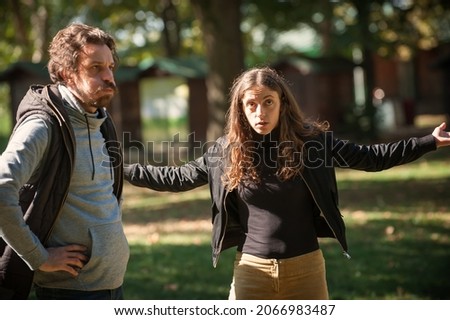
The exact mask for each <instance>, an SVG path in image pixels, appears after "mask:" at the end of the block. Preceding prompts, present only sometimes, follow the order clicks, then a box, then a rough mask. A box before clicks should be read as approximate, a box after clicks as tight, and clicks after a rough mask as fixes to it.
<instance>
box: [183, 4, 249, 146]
mask: <svg viewBox="0 0 450 320" xmlns="http://www.w3.org/2000/svg"><path fill="white" fill-rule="evenodd" d="M191 4H192V6H193V9H194V13H195V15H196V17H197V18H198V19H199V20H200V24H201V28H202V32H203V39H204V43H205V49H206V59H207V62H208V66H209V71H208V75H207V79H206V88H207V98H208V119H209V123H208V132H207V139H208V141H213V140H215V139H217V138H218V137H219V136H220V135H222V134H223V129H224V124H225V114H226V111H227V109H228V93H229V89H230V87H231V85H232V82H233V80H234V78H235V77H236V76H237V75H238V74H239V73H240V72H242V71H243V69H244V50H243V44H242V38H241V30H240V24H241V14H240V4H241V0H229V1H223V0H191Z"/></svg>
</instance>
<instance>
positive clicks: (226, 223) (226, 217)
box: [214, 190, 230, 268]
mask: <svg viewBox="0 0 450 320" xmlns="http://www.w3.org/2000/svg"><path fill="white" fill-rule="evenodd" d="M229 193H230V192H229V191H228V190H226V194H225V197H224V198H223V203H222V205H223V208H224V210H225V225H224V227H223V230H224V232H223V235H222V237H221V238H220V242H219V247H218V249H219V252H218V253H217V258H216V261H214V268H215V267H216V266H217V264H218V263H219V258H220V252H221V250H222V243H223V239H224V238H225V233H226V230H227V225H228V211H227V206H226V205H225V204H226V199H227V196H228V194H229ZM221 231H222V230H221Z"/></svg>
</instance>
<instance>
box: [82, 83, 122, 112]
mask: <svg viewBox="0 0 450 320" xmlns="http://www.w3.org/2000/svg"><path fill="white" fill-rule="evenodd" d="M105 89H112V90H113V93H112V94H106V95H101V96H100V97H98V98H91V97H92V96H96V95H97V94H98V93H100V92H101V91H102V90H105ZM76 91H77V92H78V98H79V99H80V100H81V103H82V104H84V105H86V106H87V107H93V108H96V109H98V108H106V107H108V106H109V105H110V103H111V100H112V99H113V97H114V96H115V95H116V94H117V92H118V90H117V87H116V86H115V85H114V84H113V83H105V84H104V85H103V86H101V87H98V88H97V89H96V90H95V91H94V92H93V93H88V94H86V93H85V92H81V91H80V90H78V88H77V89H76Z"/></svg>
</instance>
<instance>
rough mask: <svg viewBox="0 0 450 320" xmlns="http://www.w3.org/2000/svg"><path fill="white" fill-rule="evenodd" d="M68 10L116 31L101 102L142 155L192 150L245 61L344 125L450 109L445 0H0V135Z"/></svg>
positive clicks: (214, 132)
mask: <svg viewBox="0 0 450 320" xmlns="http://www.w3.org/2000/svg"><path fill="white" fill-rule="evenodd" d="M73 21H81V22H85V23H88V24H92V25H95V26H99V27H101V28H103V29H105V30H106V31H108V32H110V33H111V34H113V35H114V36H115V38H116V39H117V42H118V50H119V55H120V58H121V65H120V69H119V70H118V71H117V74H116V78H117V82H118V84H119V87H120V94H119V95H118V96H117V98H116V99H115V101H114V104H113V106H112V114H113V117H114V118H115V120H116V123H117V124H118V128H119V131H120V132H123V133H124V135H123V137H124V138H123V143H124V147H125V148H128V147H130V146H132V147H133V148H134V150H135V151H136V150H148V151H150V152H152V151H154V152H158V151H161V150H162V151H163V153H162V154H160V155H158V156H151V157H150V159H146V160H148V161H152V160H154V161H155V162H157V161H161V162H163V161H167V159H166V157H167V155H166V153H167V149H168V148H167V144H168V143H162V142H164V141H166V142H168V141H170V142H172V146H176V145H177V142H179V144H178V145H179V146H180V148H183V149H186V148H187V149H190V151H189V152H190V153H189V154H188V155H186V157H187V158H192V157H194V156H196V155H197V154H198V152H200V151H201V148H197V147H198V146H203V145H204V144H205V143H206V142H208V141H212V140H215V139H216V138H217V137H218V136H220V135H221V134H222V132H223V125H224V114H225V112H226V110H227V98H228V96H227V94H228V90H229V88H230V86H231V82H232V80H233V79H234V78H235V77H236V76H237V75H238V74H239V73H240V72H242V71H243V70H244V69H246V68H248V67H252V66H261V65H270V66H272V67H274V68H276V69H277V70H279V71H280V72H281V73H283V74H284V75H285V77H286V78H287V79H288V80H289V81H290V83H291V85H292V89H293V91H294V93H295V95H296V97H297V99H298V101H299V103H300V105H301V107H302V109H303V110H304V111H305V112H306V114H308V115H310V116H313V117H318V118H320V119H322V120H328V121H329V122H330V123H331V125H332V129H333V130H335V131H338V132H339V133H341V134H343V135H346V136H348V137H352V136H354V137H358V138H359V139H372V140H374V139H379V138H386V137H385V136H389V137H391V136H392V135H395V136H397V135H410V134H411V133H415V132H417V131H418V130H420V128H423V127H427V129H428V127H430V125H431V126H435V125H436V124H437V123H438V122H440V121H441V120H443V119H444V120H445V119H446V117H448V115H449V113H450V110H449V109H450V101H449V100H450V98H449V95H450V89H449V86H450V71H449V68H450V67H449V66H450V43H449V42H450V3H449V2H448V1H444V0H441V1H438V0H415V1H413V0H390V1H384V0H379V1H339V0H230V1H219V0H185V1H181V0H159V1H155V0H132V1H121V0H103V1H101V0H88V1H86V0H83V1H79V0H70V1H69V0H53V1H48V0H4V1H2V2H1V4H0V30H1V35H0V48H1V50H0V119H1V120H0V124H1V130H0V134H1V135H2V137H4V136H8V135H9V132H10V129H11V126H12V125H13V124H14V121H15V120H14V118H15V109H16V108H17V105H18V103H19V102H20V100H21V98H22V96H23V95H24V93H25V91H26V90H27V88H28V86H29V85H30V84H31V83H46V82H48V81H49V78H48V75H47V70H46V63H47V59H48V54H47V47H48V44H49V41H50V40H51V38H52V37H53V36H54V34H55V33H56V32H57V31H58V30H59V29H60V28H62V27H64V26H66V25H67V24H68V23H70V22H73ZM176 133H179V135H178V136H177V137H174V136H175V135H176ZM177 139H178V140H177ZM4 143H5V141H4V138H2V142H1V144H0V146H3V145H4ZM161 148H162V149H161ZM197 149H198V150H197ZM175 151H176V152H180V150H175ZM184 152H186V150H185V151H184ZM139 156H140V157H141V158H142V156H143V154H142V152H141V153H140V154H139ZM146 156H147V155H146ZM141 158H139V159H140V160H142V159H141ZM177 158H178V157H177ZM175 160H179V159H176V158H175Z"/></svg>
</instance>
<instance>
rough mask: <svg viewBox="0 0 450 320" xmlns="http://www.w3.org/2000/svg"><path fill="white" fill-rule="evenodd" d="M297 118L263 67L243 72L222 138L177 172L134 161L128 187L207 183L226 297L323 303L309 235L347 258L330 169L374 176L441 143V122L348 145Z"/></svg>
mask: <svg viewBox="0 0 450 320" xmlns="http://www.w3.org/2000/svg"><path fill="white" fill-rule="evenodd" d="M327 129H328V125H327V124H326V123H325V122H317V121H311V120H308V119H306V118H305V116H304V115H303V114H302V113H301V111H300V108H299V106H298V104H297V102H296V100H295V98H294V97H293V95H292V93H291V91H290V89H289V87H288V85H287V83H286V81H285V80H284V79H283V78H282V77H281V76H280V75H278V74H277V73H276V72H275V71H274V70H272V69H270V68H267V67H266V68H254V69H251V70H248V71H246V72H244V73H242V74H241V75H240V76H239V77H238V78H237V79H236V80H235V82H234V84H233V87H232V89H231V104H230V109H229V112H228V114H227V124H226V134H225V135H224V136H223V137H221V138H219V139H218V140H217V141H216V143H215V144H214V145H213V146H212V147H211V148H209V150H208V151H207V152H206V153H205V154H204V155H203V156H202V157H200V158H198V159H196V160H194V161H191V162H188V163H186V164H184V165H182V166H180V167H171V166H167V167H155V166H151V165H147V166H142V165H140V164H134V165H131V166H128V167H126V168H125V179H127V180H128V181H130V182H131V183H132V184H133V185H136V186H141V187H148V188H151V189H154V190H159V191H174V192H179V191H186V190H190V189H193V188H196V187H198V186H201V185H205V184H207V183H209V186H210V191H211V197H212V202H213V205H212V215H213V231H212V251H213V252H212V254H213V265H214V266H216V265H217V262H218V259H219V254H220V252H221V251H223V250H225V249H227V248H230V247H234V246H236V247H237V253H236V260H235V263H234V274H233V281H232V284H231V289H230V294H229V299H277V300H281V299H290V300H293V299H308V300H310V299H321V300H323V299H328V289H327V283H326V274H325V261H324V258H323V255H322V252H321V250H320V248H319V242H318V240H317V238H318V237H334V238H336V239H337V240H338V242H339V243H340V245H341V247H342V249H343V252H344V254H345V255H346V256H348V257H349V255H348V253H347V242H346V238H345V225H344V221H343V220H342V217H341V213H340V212H339V209H338V193H337V186H336V180H335V172H334V167H341V168H352V169H359V170H366V171H379V170H384V169H388V168H391V167H393V166H396V165H400V164H404V163H407V162H411V161H413V160H415V159H417V158H419V157H420V156H422V155H423V154H425V153H427V152H429V151H432V150H435V149H436V148H437V147H439V146H444V145H449V144H450V135H449V134H448V132H445V131H444V130H445V123H443V124H441V125H440V126H439V127H437V128H436V129H435V130H434V131H433V134H430V135H428V136H425V137H422V138H411V139H408V140H402V141H399V142H395V143H389V144H376V145H370V146H363V145H357V144H354V143H349V142H347V141H343V140H339V139H336V138H334V137H333V133H332V132H329V131H327Z"/></svg>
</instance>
